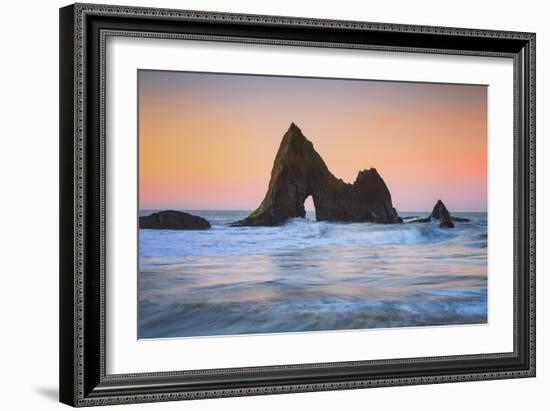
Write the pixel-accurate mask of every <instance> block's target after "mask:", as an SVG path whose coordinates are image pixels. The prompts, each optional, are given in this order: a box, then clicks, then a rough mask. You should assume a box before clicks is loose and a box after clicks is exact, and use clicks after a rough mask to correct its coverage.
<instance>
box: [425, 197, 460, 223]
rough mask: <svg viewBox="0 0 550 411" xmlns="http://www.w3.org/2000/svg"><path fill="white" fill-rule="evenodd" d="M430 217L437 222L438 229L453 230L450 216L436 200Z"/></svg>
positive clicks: (440, 202) (439, 201)
mask: <svg viewBox="0 0 550 411" xmlns="http://www.w3.org/2000/svg"><path fill="white" fill-rule="evenodd" d="M431 217H432V218H435V219H436V220H439V227H444V228H455V225H454V223H453V219H452V218H451V214H450V213H449V210H447V207H445V204H443V201H441V200H437V203H435V206H434V209H433V211H432V215H431Z"/></svg>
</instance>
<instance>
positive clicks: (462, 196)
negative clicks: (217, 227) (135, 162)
mask: <svg viewBox="0 0 550 411" xmlns="http://www.w3.org/2000/svg"><path fill="white" fill-rule="evenodd" d="M138 88H139V166H140V170H139V177H140V187H139V189H140V208H141V209H157V208H158V209H160V208H180V209H188V210H197V209H243V210H249V209H254V208H256V207H257V206H258V205H259V204H260V202H261V200H262V199H263V197H264V195H265V192H266V189H267V184H268V182H269V175H270V171H271V166H272V164H273V160H274V158H275V154H276V152H277V148H278V146H279V143H280V141H281V138H282V136H283V134H284V133H285V131H286V130H287V129H288V126H289V125H290V123H291V122H295V123H296V124H297V125H298V126H299V127H300V128H301V129H302V132H303V133H304V135H305V136H306V137H307V138H308V139H309V140H311V141H312V142H313V144H314V146H315V149H316V150H317V151H318V152H319V154H320V155H321V156H322V157H323V159H324V160H325V162H326V164H327V166H328V167H329V169H330V170H331V171H332V173H333V174H334V175H335V176H337V177H339V178H342V179H343V180H344V181H348V182H353V180H354V179H355V177H356V176H357V173H358V171H359V170H362V169H365V168H370V167H375V168H376V169H377V170H378V172H379V173H380V175H381V176H382V178H383V179H384V180H385V182H386V184H387V186H388V188H389V190H390V192H391V194H392V199H393V204H394V206H395V207H396V208H397V210H401V211H421V210H429V209H431V208H432V207H433V205H434V204H435V202H436V201H437V199H439V198H441V199H442V200H443V201H444V202H445V204H446V205H447V207H448V208H449V209H450V210H455V211H461V210H462V211H478V210H482V211H485V210H486V207H487V87H486V86H480V85H448V84H430V83H404V82H381V81H365V80H334V79H330V80H329V79H310V78H299V77H298V78H297V77H274V76H246V75H224V74H206V73H187V72H167V71H149V70H147V71H144V70H140V71H139V73H138Z"/></svg>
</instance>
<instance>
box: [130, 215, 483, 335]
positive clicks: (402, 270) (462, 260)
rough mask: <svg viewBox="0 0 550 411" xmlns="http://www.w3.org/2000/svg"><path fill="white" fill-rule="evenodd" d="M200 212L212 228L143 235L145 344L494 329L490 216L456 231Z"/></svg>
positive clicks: (428, 226) (429, 225) (141, 269)
mask: <svg viewBox="0 0 550 411" xmlns="http://www.w3.org/2000/svg"><path fill="white" fill-rule="evenodd" d="M190 212H191V213H192V214H195V215H200V216H202V217H204V218H206V219H208V220H209V221H210V223H211V224H212V228H211V229H210V230H205V231H176V230H140V232H139V255H140V257H139V321H138V323H139V338H161V337H189V336H206V335H229V334H249V333H273V332H297V331H315V330H343V329H359V328H379V327H405V326H422V325H449V324H477V323H486V321H487V216H486V213H455V214H456V215H457V216H461V217H467V218H470V219H471V222H466V223H456V229H454V230H447V229H441V228H439V227H438V225H437V223H421V224H391V225H381V224H368V223H358V224H341V223H327V222H316V221H314V215H313V213H311V212H309V213H308V215H307V216H306V219H294V220H292V221H290V222H289V223H287V224H285V225H284V226H280V227H229V226H228V223H231V222H233V221H236V220H239V219H241V218H243V217H245V216H246V215H248V214H249V211H190ZM142 214H148V212H146V211H143V212H142ZM425 214H426V213H403V212H402V213H400V215H401V216H404V217H406V216H407V215H409V216H412V215H420V216H423V215H425ZM405 221H407V220H405Z"/></svg>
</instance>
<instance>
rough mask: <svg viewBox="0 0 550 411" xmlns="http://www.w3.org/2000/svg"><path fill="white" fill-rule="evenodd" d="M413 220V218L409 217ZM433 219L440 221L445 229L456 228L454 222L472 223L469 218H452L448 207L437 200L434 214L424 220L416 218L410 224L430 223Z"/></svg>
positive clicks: (440, 224)
mask: <svg viewBox="0 0 550 411" xmlns="http://www.w3.org/2000/svg"><path fill="white" fill-rule="evenodd" d="M409 218H412V217H409ZM432 218H433V219H436V220H439V226H440V227H445V228H454V226H455V225H454V224H453V221H457V222H460V223H466V222H468V221H470V220H469V219H467V218H463V217H454V216H452V215H451V214H450V213H449V211H448V210H447V207H445V204H443V201H441V200H437V203H436V204H435V206H434V208H433V211H432V214H430V216H428V217H424V218H414V219H411V220H409V221H407V222H408V223H429V222H430V221H432Z"/></svg>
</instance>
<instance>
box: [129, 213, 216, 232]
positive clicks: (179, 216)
mask: <svg viewBox="0 0 550 411" xmlns="http://www.w3.org/2000/svg"><path fill="white" fill-rule="evenodd" d="M139 228H146V229H152V230H206V229H208V228H210V223H209V222H208V221H207V220H205V219H204V218H202V217H198V216H196V215H192V214H189V213H184V212H183V211H174V210H166V211H159V212H158V213H153V214H151V215H148V216H143V217H139Z"/></svg>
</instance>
